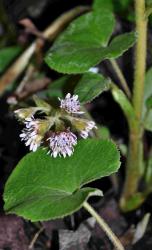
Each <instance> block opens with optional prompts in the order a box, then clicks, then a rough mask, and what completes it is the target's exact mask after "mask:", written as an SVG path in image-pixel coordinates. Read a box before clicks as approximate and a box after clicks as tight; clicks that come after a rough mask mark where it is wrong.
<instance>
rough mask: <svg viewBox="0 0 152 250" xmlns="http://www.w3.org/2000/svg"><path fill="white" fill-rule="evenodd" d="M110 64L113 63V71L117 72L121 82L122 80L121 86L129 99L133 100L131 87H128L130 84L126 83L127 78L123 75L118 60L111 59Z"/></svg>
mask: <svg viewBox="0 0 152 250" xmlns="http://www.w3.org/2000/svg"><path fill="white" fill-rule="evenodd" d="M110 62H111V65H112V67H113V69H114V70H115V72H116V74H117V76H118V78H119V80H120V83H121V86H122V88H123V90H124V92H125V93H126V95H127V96H128V97H129V98H131V92H130V89H129V87H128V84H127V82H126V79H125V77H124V75H123V73H122V71H121V69H120V67H119V65H118V63H117V62H116V60H114V59H111V60H110Z"/></svg>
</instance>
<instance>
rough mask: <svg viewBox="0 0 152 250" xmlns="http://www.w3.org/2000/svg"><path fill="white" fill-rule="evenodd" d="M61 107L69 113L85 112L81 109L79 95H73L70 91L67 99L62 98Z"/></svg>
mask: <svg viewBox="0 0 152 250" xmlns="http://www.w3.org/2000/svg"><path fill="white" fill-rule="evenodd" d="M59 100H60V108H62V109H64V110H65V111H67V112H68V113H74V114H83V113H84V112H82V111H80V102H79V99H78V95H73V96H72V95H71V94H70V93H68V94H67V95H66V96H65V99H60V98H59Z"/></svg>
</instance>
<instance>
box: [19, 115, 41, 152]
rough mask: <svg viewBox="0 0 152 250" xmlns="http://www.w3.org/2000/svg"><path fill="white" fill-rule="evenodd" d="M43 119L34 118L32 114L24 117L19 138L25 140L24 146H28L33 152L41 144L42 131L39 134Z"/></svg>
mask: <svg viewBox="0 0 152 250" xmlns="http://www.w3.org/2000/svg"><path fill="white" fill-rule="evenodd" d="M42 123H44V121H43V120H42V121H40V120H36V119H35V118H34V117H33V116H32V117H30V118H27V119H25V122H24V124H25V128H24V129H23V130H22V133H21V134H20V137H21V140H22V141H25V145H26V146H30V150H31V151H33V152H35V151H36V150H37V148H38V147H39V146H40V145H41V142H42V139H43V133H42V134H41V130H42V127H44V126H45V124H44V125H42Z"/></svg>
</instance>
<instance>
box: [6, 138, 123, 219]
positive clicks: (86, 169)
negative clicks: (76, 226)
mask: <svg viewBox="0 0 152 250" xmlns="http://www.w3.org/2000/svg"><path fill="white" fill-rule="evenodd" d="M119 166H120V162H119V152H118V151H117V149H116V146H115V145H114V144H113V143H112V142H111V141H102V140H97V139H87V140H80V141H79V143H78V145H77V146H76V148H75V152H74V154H73V156H72V157H67V158H65V159H63V158H60V157H58V158H52V157H51V156H50V155H47V154H46V151H45V150H41V149H40V150H38V151H36V152H35V153H30V154H28V155H26V156H25V157H24V158H23V159H22V160H21V161H20V162H19V164H18V165H17V167H16V169H15V170H14V171H13V173H12V174H11V176H10V177H9V179H8V181H7V183H6V186H5V192H4V201H5V211H6V212H7V213H15V214H17V215H19V216H23V217H24V218H27V219H30V220H32V221H40V220H48V219H54V218H59V217H63V216H66V215H68V214H71V213H73V212H74V211H76V210H78V209H79V208H80V207H81V206H82V205H83V202H84V201H85V200H86V199H87V198H88V196H89V194H92V193H94V192H96V191H97V194H99V193H100V192H99V190H96V189H92V188H87V187H83V186H84V185H85V184H87V183H89V182H91V181H93V180H96V179H99V178H101V177H104V176H108V175H110V174H112V173H114V172H116V171H117V170H118V168H119ZM95 194H96V193H95Z"/></svg>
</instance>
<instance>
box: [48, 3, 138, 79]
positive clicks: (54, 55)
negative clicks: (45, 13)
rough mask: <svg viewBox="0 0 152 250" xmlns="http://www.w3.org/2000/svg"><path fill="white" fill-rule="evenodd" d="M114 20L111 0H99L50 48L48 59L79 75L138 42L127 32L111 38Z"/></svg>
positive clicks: (53, 66)
mask: <svg viewBox="0 0 152 250" xmlns="http://www.w3.org/2000/svg"><path fill="white" fill-rule="evenodd" d="M114 26H115V20H114V16H113V11H112V2H111V0H106V1H104V0H96V1H95V3H94V5H93V11H92V12H91V13H87V14H84V15H83V16H81V17H79V18H77V19H76V20H74V21H73V22H72V23H71V24H70V25H69V27H68V28H67V29H66V30H65V31H64V32H63V33H62V34H61V35H60V36H59V37H58V39H57V40H56V41H55V43H54V45H53V47H52V48H51V49H50V50H49V51H48V53H47V55H46V58H45V61H46V63H47V64H48V65H49V66H50V67H51V68H52V69H54V70H56V71H59V72H62V73H68V74H77V73H84V72H86V71H88V70H89V68H91V67H93V66H95V65H97V64H98V63H99V62H101V61H102V60H105V59H112V58H117V57H119V56H121V55H122V54H123V53H124V52H125V51H126V50H128V49H129V48H130V47H131V46H132V45H133V44H134V43H135V40H136V38H135V34H134V33H133V32H132V33H127V34H123V35H120V36H118V37H116V38H115V39H113V40H112V42H111V43H110V44H109V46H107V45H108V42H109V39H110V37H111V35H112V32H113V30H114Z"/></svg>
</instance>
